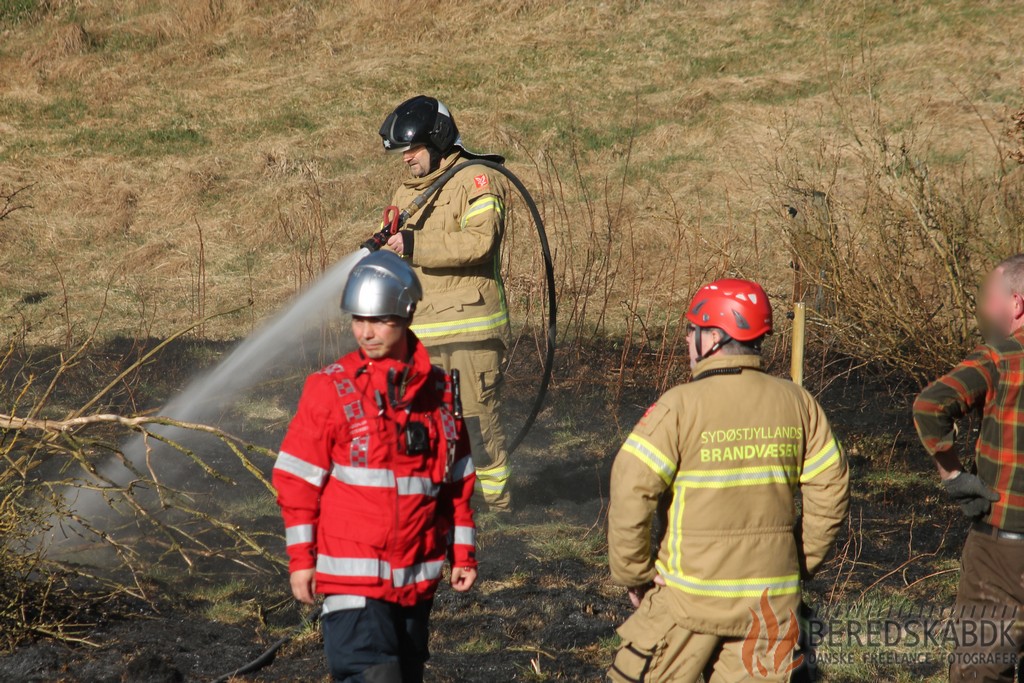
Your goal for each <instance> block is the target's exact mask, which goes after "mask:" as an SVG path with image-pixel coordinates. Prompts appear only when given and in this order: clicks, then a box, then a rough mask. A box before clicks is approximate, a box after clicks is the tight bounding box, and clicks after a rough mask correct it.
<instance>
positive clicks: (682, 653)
mask: <svg viewBox="0 0 1024 683" xmlns="http://www.w3.org/2000/svg"><path fill="white" fill-rule="evenodd" d="M667 590H670V589H668V588H654V589H652V590H651V591H650V592H648V593H647V595H646V596H644V600H643V602H642V603H640V607H639V609H637V611H636V612H634V613H633V616H631V617H630V618H629V619H627V620H626V623H624V624H623V625H622V626H620V627H619V635H620V636H621V637H622V647H620V648H619V651H618V652H617V653H616V655H615V662H614V664H613V665H612V668H611V670H610V671H609V672H608V679H609V680H610V681H614V682H615V683H669V682H671V683H696V681H698V680H700V677H701V676H703V677H704V682H705V683H740V681H762V682H764V683H786V682H788V681H789V679H790V673H789V672H787V671H786V670H787V669H788V668H789V664H790V662H791V661H792V658H791V657H790V658H785V659H784V660H783V661H780V662H778V669H779V670H780V671H781V672H782V673H774V672H761V671H756V672H755V674H754V675H751V673H750V671H748V669H747V665H748V663H745V662H744V660H743V644H744V639H743V638H723V637H722V636H716V635H711V634H706V633H696V632H694V631H690V630H687V629H686V628H683V627H682V626H679V625H678V624H677V623H676V622H675V620H674V619H673V618H672V614H671V611H672V608H671V607H670V606H669V605H668V604H666V602H667V598H668V596H667V595H666V591H667ZM762 660H763V661H771V663H772V665H773V668H774V665H775V664H776V662H775V660H774V658H767V657H764V658H762ZM751 664H752V662H751Z"/></svg>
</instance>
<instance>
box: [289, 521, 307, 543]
mask: <svg viewBox="0 0 1024 683" xmlns="http://www.w3.org/2000/svg"><path fill="white" fill-rule="evenodd" d="M284 542H285V544H286V545H296V544H298V543H312V542H313V525H312V524H296V525H295V526H290V527H287V528H286V529H285V530H284Z"/></svg>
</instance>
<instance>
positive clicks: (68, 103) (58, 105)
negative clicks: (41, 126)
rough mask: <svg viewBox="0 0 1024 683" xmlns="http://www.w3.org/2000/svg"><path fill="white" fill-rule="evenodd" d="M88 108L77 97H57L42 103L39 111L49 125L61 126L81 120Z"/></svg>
mask: <svg viewBox="0 0 1024 683" xmlns="http://www.w3.org/2000/svg"><path fill="white" fill-rule="evenodd" d="M88 109H89V107H88V105H87V104H86V103H85V102H84V101H82V99H80V98H79V97H57V98H56V99H54V100H53V101H51V102H50V103H49V104H46V105H44V106H43V108H42V110H41V111H40V113H41V114H42V115H43V117H44V118H45V119H46V120H47V122H48V123H49V124H50V125H51V126H53V127H55V128H61V127H64V126H68V125H72V124H75V123H77V122H78V121H81V120H82V117H83V116H85V113H86V112H87V111H88Z"/></svg>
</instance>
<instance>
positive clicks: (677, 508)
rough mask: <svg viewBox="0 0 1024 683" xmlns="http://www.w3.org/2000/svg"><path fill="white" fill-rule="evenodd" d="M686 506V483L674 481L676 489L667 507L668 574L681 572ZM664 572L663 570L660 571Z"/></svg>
mask: <svg viewBox="0 0 1024 683" xmlns="http://www.w3.org/2000/svg"><path fill="white" fill-rule="evenodd" d="M685 507H686V484H684V483H683V482H681V481H676V490H675V493H674V494H673V495H672V506H671V507H670V508H669V516H670V518H671V520H672V521H671V532H672V533H671V543H672V545H671V546H669V549H668V550H669V556H668V558H669V561H670V563H671V566H670V567H669V568H668V570H669V571H668V573H669V574H676V575H680V574H682V573H683V553H682V547H683V546H682V542H683V538H682V531H683V509H684V508H685ZM662 573H665V572H662Z"/></svg>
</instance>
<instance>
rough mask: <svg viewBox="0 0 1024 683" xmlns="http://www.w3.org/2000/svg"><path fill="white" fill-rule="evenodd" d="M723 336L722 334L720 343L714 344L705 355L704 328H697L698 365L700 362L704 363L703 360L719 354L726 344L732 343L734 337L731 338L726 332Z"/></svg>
mask: <svg viewBox="0 0 1024 683" xmlns="http://www.w3.org/2000/svg"><path fill="white" fill-rule="evenodd" d="M721 334H722V336H721V337H720V338H719V339H718V341H716V342H715V343H714V344H712V345H711V348H710V349H708V350H707V352H706V353H705V352H704V350H703V346H704V328H703V327H698V328H697V339H695V340H694V341H695V342H696V344H697V362H698V363H699V362H700V361H702V360H706V359H707V358H709V357H710V356H713V355H715V354H716V353H718V351H719V349H721V348H722V347H723V346H725V345H726V344H728V343H729V342H731V341H732V337H730V336H729V335H728V334H726V333H725V332H724V331H723V332H722V333H721Z"/></svg>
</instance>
